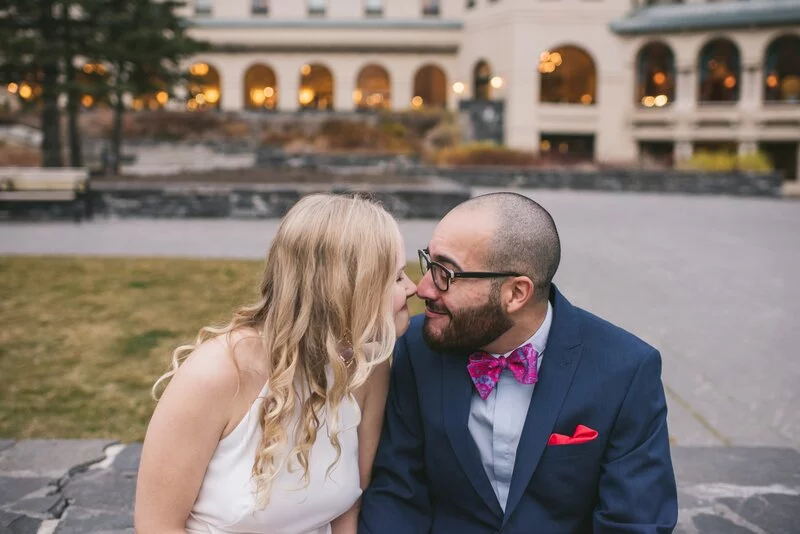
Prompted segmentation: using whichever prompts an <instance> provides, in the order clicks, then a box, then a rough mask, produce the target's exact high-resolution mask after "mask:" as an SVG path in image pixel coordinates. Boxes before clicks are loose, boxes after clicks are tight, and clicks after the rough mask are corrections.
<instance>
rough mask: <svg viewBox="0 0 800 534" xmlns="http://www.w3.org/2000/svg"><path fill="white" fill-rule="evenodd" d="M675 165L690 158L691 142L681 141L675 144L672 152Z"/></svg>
mask: <svg viewBox="0 0 800 534" xmlns="http://www.w3.org/2000/svg"><path fill="white" fill-rule="evenodd" d="M674 158H675V164H676V165H677V164H678V163H680V162H683V161H688V160H690V159H691V158H692V142H691V141H688V140H685V139H684V140H681V141H676V142H675V152H674Z"/></svg>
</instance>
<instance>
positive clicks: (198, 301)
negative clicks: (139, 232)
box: [0, 257, 422, 441]
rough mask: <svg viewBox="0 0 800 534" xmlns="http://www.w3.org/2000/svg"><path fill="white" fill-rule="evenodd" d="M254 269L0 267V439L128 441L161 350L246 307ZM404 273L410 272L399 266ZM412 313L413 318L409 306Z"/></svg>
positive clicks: (234, 265) (248, 265) (31, 261)
mask: <svg viewBox="0 0 800 534" xmlns="http://www.w3.org/2000/svg"><path fill="white" fill-rule="evenodd" d="M261 268H262V262H254V261H233V260H185V259H118V258H115V259H107V258H54V257H13V258H11V257H2V258H0V296H2V298H1V299H0V325H2V328H0V438H11V439H25V438H44V437H47V438H52V437H59V438H113V439H119V440H122V441H139V440H141V439H142V438H143V437H144V431H145V427H146V425H147V421H148V420H149V418H150V414H151V412H152V410H153V407H154V401H153V400H152V398H151V397H150V387H151V386H152V384H153V382H154V380H155V379H156V378H157V377H158V376H159V375H161V374H162V373H163V372H164V371H165V370H166V369H167V366H168V362H169V357H170V354H171V353H172V349H173V348H175V347H176V346H177V345H179V344H182V343H184V342H187V341H193V340H194V336H195V335H196V334H197V330H198V329H199V328H200V327H201V326H203V325H206V324H219V323H224V322H227V319H228V317H229V314H230V312H231V311H232V310H233V308H234V307H236V306H237V305H239V304H244V303H250V302H252V301H254V300H255V297H256V289H257V286H258V282H259V276H260V275H261ZM408 272H409V275H410V276H411V277H412V278H415V279H416V278H418V277H419V268H418V267H417V266H416V264H415V263H410V264H409V270H408ZM411 307H412V313H419V312H420V311H421V309H422V304H421V302H420V301H418V300H416V299H414V302H412V303H411Z"/></svg>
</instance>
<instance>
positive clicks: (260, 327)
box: [153, 194, 400, 506]
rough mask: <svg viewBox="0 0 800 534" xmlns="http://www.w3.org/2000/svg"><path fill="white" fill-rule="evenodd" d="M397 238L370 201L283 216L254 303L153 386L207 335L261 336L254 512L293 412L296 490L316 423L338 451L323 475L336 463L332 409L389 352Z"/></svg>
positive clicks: (302, 208)
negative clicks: (243, 331)
mask: <svg viewBox="0 0 800 534" xmlns="http://www.w3.org/2000/svg"><path fill="white" fill-rule="evenodd" d="M398 236H399V230H398V228H397V223H396V222H395V220H394V219H393V218H392V217H391V215H389V214H388V213H387V212H386V211H385V210H384V209H383V208H382V207H381V206H380V205H378V204H376V203H375V202H372V201H370V200H367V199H364V198H359V197H345V196H337V195H328V194H315V195H309V196H306V197H304V198H302V199H301V200H300V201H299V202H298V203H297V204H295V206H294V207H293V208H292V209H291V210H289V212H288V213H287V214H286V216H285V217H284V218H283V220H282V221H281V224H280V226H279V228H278V232H277V235H276V236H275V239H274V241H273V242H272V246H271V247H270V250H269V253H268V255H267V261H266V266H265V269H264V275H263V278H262V282H261V288H260V289H261V300H260V301H259V302H258V303H256V304H254V305H251V306H244V307H241V308H239V309H238V310H236V311H235V312H234V315H233V318H232V319H231V321H230V323H228V325H227V326H224V327H222V328H213V327H205V328H202V329H201V330H200V332H199V334H198V336H197V339H196V341H195V344H194V345H184V346H181V347H178V348H177V349H175V351H174V353H173V355H172V365H171V369H170V371H169V372H167V373H166V374H164V375H163V376H162V377H161V378H159V379H158V381H157V382H156V384H155V385H154V386H153V391H154V394H155V392H156V391H157V388H158V386H159V385H160V384H161V383H162V382H164V381H165V380H168V379H169V378H170V377H171V376H172V375H173V374H174V373H175V372H176V371H177V369H178V367H179V366H180V364H181V362H182V360H183V359H185V358H186V357H187V356H188V355H189V353H190V352H191V351H193V350H194V349H195V347H196V346H197V345H199V344H201V343H203V342H204V341H205V340H207V339H209V338H211V337H212V336H218V335H221V334H228V335H229V334H230V333H231V332H233V331H235V330H237V329H240V328H252V329H254V330H256V331H258V332H260V333H261V342H262V346H263V350H264V357H265V358H266V368H267V376H268V384H269V387H268V388H267V394H266V397H265V398H264V401H263V403H262V407H261V413H260V417H261V427H262V430H263V435H262V437H261V442H260V444H259V447H258V452H257V454H256V458H255V461H254V464H253V477H254V478H255V481H256V487H257V495H258V501H259V504H261V505H262V506H265V505H266V504H267V502H268V501H269V491H270V488H271V486H272V482H273V480H274V479H275V477H276V476H277V474H278V472H279V471H280V469H281V468H282V465H283V463H282V460H281V456H282V453H283V451H284V450H285V449H284V447H285V446H286V445H287V444H288V430H287V429H288V428H289V426H290V425H291V423H292V420H293V418H294V416H295V414H296V413H297V409H298V407H299V410H300V418H299V420H298V421H297V423H296V425H297V426H296V427H295V436H294V437H295V439H294V443H293V444H292V448H291V450H290V452H289V455H288V458H289V461H291V460H292V458H296V460H297V462H298V463H299V465H300V467H302V469H303V480H304V482H305V483H306V484H308V483H309V471H308V462H309V454H310V452H311V447H312V446H313V444H314V441H315V440H316V438H317V432H318V430H319V429H320V427H321V426H322V425H323V424H327V426H328V432H329V435H330V440H331V444H332V445H333V447H334V448H335V450H336V459H335V460H334V462H333V464H331V466H330V467H329V469H328V471H329V472H330V470H331V469H333V467H334V466H335V465H336V463H337V462H338V461H339V458H340V456H341V445H340V443H339V439H338V434H339V428H338V422H339V421H338V413H339V408H340V405H341V403H342V401H343V399H345V397H349V396H350V395H352V393H353V392H354V391H355V390H356V389H357V388H358V387H360V386H362V385H363V384H364V383H365V382H366V380H367V378H368V377H369V375H370V373H371V372H372V370H373V369H374V368H375V367H376V366H377V365H379V364H381V363H383V362H385V361H386V360H388V359H389V357H390V356H391V352H392V349H393V346H394V342H395V323H394V316H393V313H392V287H393V284H394V281H395V276H396V268H397V266H396V265H395V262H396V261H397V257H398V253H399V250H398V248H399V246H400V245H399V237H398ZM343 350H345V351H346V352H347V354H348V357H347V358H345V357H344V356H343ZM328 369H330V370H331V371H332V375H333V380H332V384H329V383H328V374H327V373H328ZM326 413H327V414H329V417H328V418H327V419H326V418H325V414H326Z"/></svg>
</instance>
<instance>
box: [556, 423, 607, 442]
mask: <svg viewBox="0 0 800 534" xmlns="http://www.w3.org/2000/svg"><path fill="white" fill-rule="evenodd" d="M596 437H597V430H592V429H591V428H589V427H588V426H583V425H578V426H576V427H575V433H574V434H573V435H572V436H565V435H564V434H550V439H548V440H547V444H548V445H578V444H579V443H586V442H588V441H592V440H593V439H595V438H596Z"/></svg>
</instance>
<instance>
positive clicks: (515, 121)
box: [184, 0, 800, 179]
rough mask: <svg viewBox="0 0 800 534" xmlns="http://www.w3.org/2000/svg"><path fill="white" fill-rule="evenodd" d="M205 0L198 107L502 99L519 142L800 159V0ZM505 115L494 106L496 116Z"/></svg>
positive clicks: (507, 131) (604, 156)
mask: <svg viewBox="0 0 800 534" xmlns="http://www.w3.org/2000/svg"><path fill="white" fill-rule="evenodd" d="M637 1H638V0H633V3H631V2H630V0H439V1H437V0H308V1H305V0H194V2H190V3H189V5H187V7H186V8H184V9H186V10H187V13H185V14H186V15H187V16H188V17H189V18H190V19H191V20H192V22H193V30H192V32H193V34H194V35H195V36H196V37H199V38H202V39H206V40H208V41H210V42H211V43H212V44H213V51H212V52H209V53H207V54H205V55H203V56H202V57H198V58H196V60H195V61H194V64H193V65H192V66H191V69H192V72H193V73H194V74H196V75H197V76H200V77H202V78H203V83H202V84H200V85H195V86H194V87H193V88H192V91H191V93H190V94H189V95H188V96H189V98H190V100H189V106H190V107H193V108H200V107H207V106H212V107H218V108H221V109H223V110H231V111H238V110H254V111H255V110H261V111H266V110H276V111H279V112H296V111H297V110H300V109H306V110H308V109H312V110H326V111H332V112H350V111H353V110H369V109H386V108H388V109H395V110H405V109H413V108H431V107H445V108H448V109H452V110H456V109H459V108H460V107H462V106H465V105H469V103H470V102H474V101H484V102H487V101H488V102H501V103H502V104H501V108H494V107H493V108H492V109H502V113H501V116H502V118H503V120H502V130H501V132H502V138H503V141H504V142H505V143H506V144H507V145H509V146H512V147H519V148H524V149H528V150H530V149H533V150H536V151H540V152H550V151H559V152H561V153H567V154H574V155H576V156H583V157H591V158H593V159H595V160H596V161H599V162H607V163H617V162H631V161H636V160H639V161H645V160H659V159H662V160H667V161H675V160H681V159H684V158H688V157H690V156H691V154H692V153H693V151H696V150H698V149H703V148H708V149H716V150H729V151H738V152H739V153H749V152H755V151H757V150H761V151H763V152H766V153H767V154H768V155H769V156H770V157H771V159H772V160H773V161H774V163H775V164H776V166H777V167H778V168H779V169H781V170H783V172H784V173H785V175H786V177H787V178H788V179H797V177H798V166H800V157H799V156H798V153H799V152H800V0H752V1H716V2H704V1H702V0H700V1H696V0H688V2H687V3H680V2H669V1H667V2H664V1H663V0H661V1H659V0H655V1H653V0H651V1H647V2H646V3H645V4H644V5H639V4H637ZM490 118H491V117H490Z"/></svg>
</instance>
